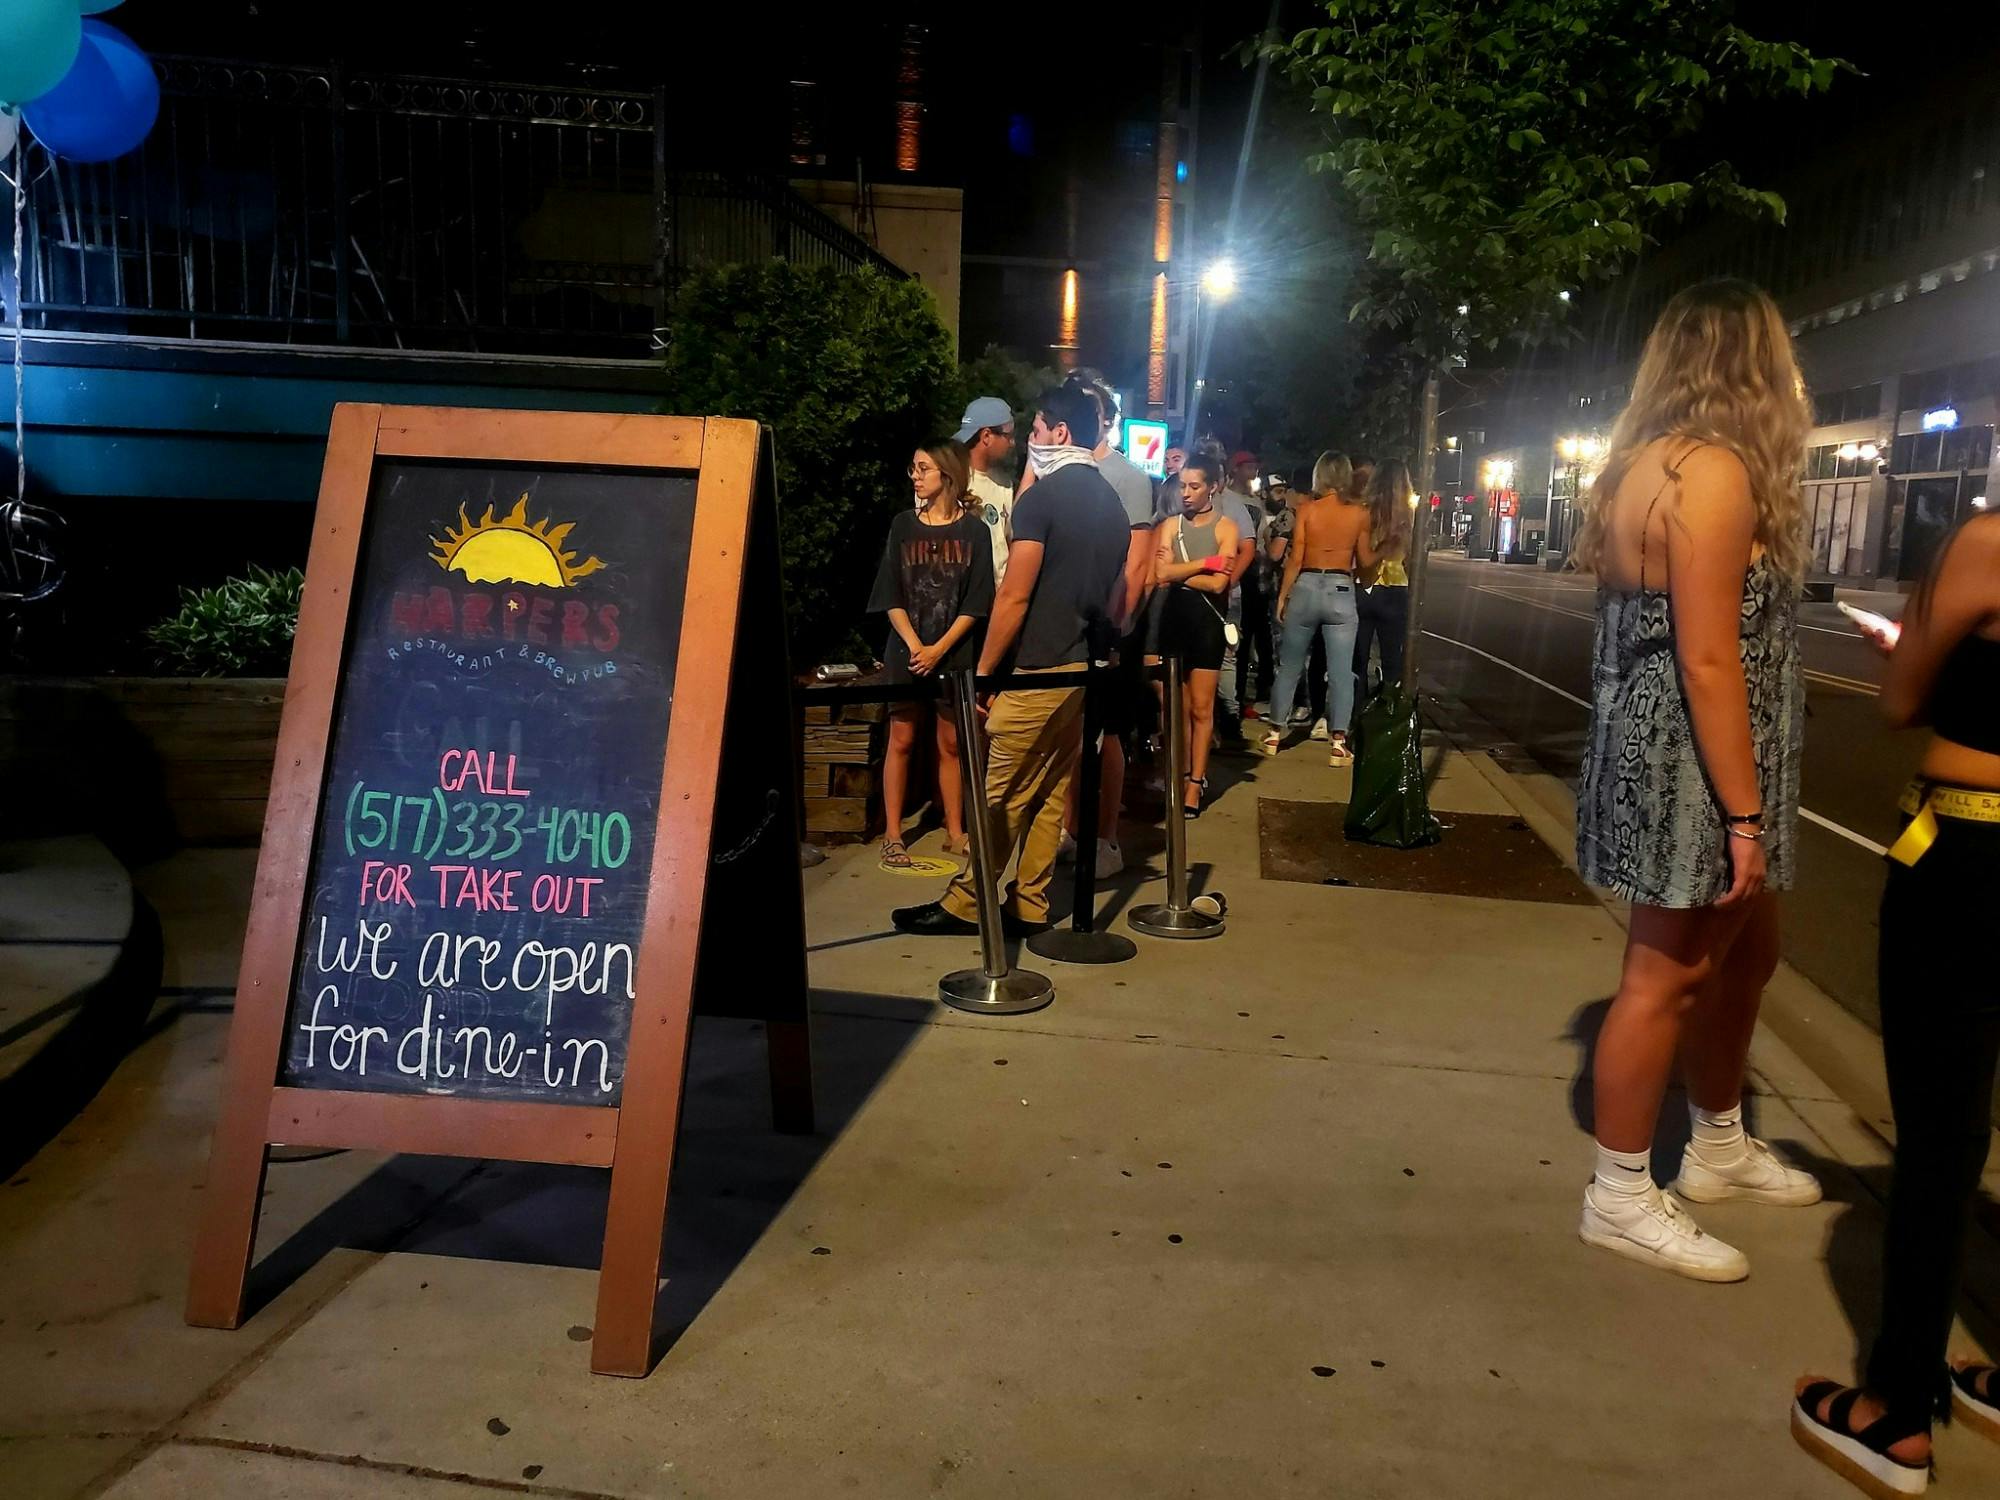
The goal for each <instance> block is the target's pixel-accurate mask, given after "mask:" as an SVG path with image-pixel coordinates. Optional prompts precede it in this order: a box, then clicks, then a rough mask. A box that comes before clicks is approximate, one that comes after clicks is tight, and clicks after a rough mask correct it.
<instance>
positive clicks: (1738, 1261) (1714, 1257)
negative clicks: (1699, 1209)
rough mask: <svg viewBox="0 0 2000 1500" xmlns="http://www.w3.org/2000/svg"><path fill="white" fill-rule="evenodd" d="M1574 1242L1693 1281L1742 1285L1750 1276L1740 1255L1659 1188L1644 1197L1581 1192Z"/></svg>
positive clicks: (1594, 1189)
mask: <svg viewBox="0 0 2000 1500" xmlns="http://www.w3.org/2000/svg"><path fill="white" fill-rule="evenodd" d="M1577 1236H1578V1238H1580V1239H1581V1240H1582V1241H1583V1242H1584V1243H1585V1244H1586V1245H1595V1246H1597V1247H1598V1248H1599V1249H1602V1250H1609V1251H1611V1252H1612V1253H1613V1254H1615V1255H1622V1256H1624V1257H1625V1258H1626V1259H1628V1260H1636V1261H1638V1262H1639V1263H1640V1264H1641V1265H1647V1266H1657V1267H1658V1268H1659V1269H1660V1270H1662V1271H1672V1272H1673V1273H1674V1274H1675V1275H1676V1276H1686V1277H1689V1278H1691V1279H1693V1280H1695V1281H1741V1280H1742V1279H1743V1278H1744V1277H1746V1276H1748V1275H1749V1274H1750V1262H1749V1260H1748V1259H1747V1258H1746V1257H1745V1256H1744V1254H1743V1252H1742V1251H1741V1250H1738V1249H1737V1248H1736V1247H1735V1246H1734V1245H1725V1244H1724V1243H1723V1242H1722V1241H1721V1240H1718V1239H1716V1238H1715V1237H1714V1236H1713V1235H1711V1234H1708V1233H1706V1232H1704V1231H1703V1229H1702V1227H1701V1226H1700V1225H1699V1224H1697V1223H1695V1221H1694V1220H1693V1219H1692V1218H1690V1217H1689V1216H1688V1212H1687V1210H1686V1209H1684V1208H1682V1207H1681V1206H1680V1204H1679V1203H1677V1202H1675V1201H1674V1199H1673V1197H1672V1196H1671V1195H1669V1194H1667V1193H1663V1192H1661V1191H1660V1190H1659V1188H1658V1187H1655V1188H1653V1189H1652V1190H1651V1191H1650V1192H1647V1193H1634V1194H1626V1193H1612V1192H1606V1191H1605V1190H1604V1189H1602V1188H1600V1187H1599V1186H1598V1185H1597V1184H1596V1183H1595V1182H1592V1183H1591V1184H1590V1186H1589V1187H1587V1188H1585V1189H1584V1190H1583V1222H1582V1223H1581V1224H1580V1225H1579V1226H1578V1227H1577Z"/></svg>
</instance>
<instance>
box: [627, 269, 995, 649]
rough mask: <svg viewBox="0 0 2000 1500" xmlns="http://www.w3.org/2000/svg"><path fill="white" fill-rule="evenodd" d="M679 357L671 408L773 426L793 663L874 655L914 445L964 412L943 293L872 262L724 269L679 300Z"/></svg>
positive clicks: (671, 370)
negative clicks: (892, 523)
mask: <svg viewBox="0 0 2000 1500" xmlns="http://www.w3.org/2000/svg"><path fill="white" fill-rule="evenodd" d="M666 366H667V390H668V398H667V408H666V409H667V410H669V411H677V412H686V413H689V414H697V415H703V416H707V415H719V416H728V417H754V418H756V419H757V420H758V421H761V422H764V423H767V424H769V425H770V427H771V428H772V430H773V434H774V436H775V438H776V441H777V448H778V501H779V508H780V512H781V514H782V517H783V528H782V545H783V552H784V568H785V589H786V595H787V602H788V604H789V607H790V636H791V646H792V664H793V666H794V667H796V668H799V669H804V668H806V667H810V666H814V665H816V664H818V663H819V662H822V661H826V660H829V659H833V658H835V657H845V656H847V655H848V654H850V652H855V651H859V650H860V649H861V647H862V646H863V644H864V642H863V640H862V639H860V638H859V637H858V634H857V628H858V627H859V626H860V625H861V623H862V606H863V604H864V602H865V601H866V599H867V595H868V586H869V584H870V582H871V581H872V579H873V576H874V566H875V556H876V550H877V549H878V548H879V547H880V545H881V542H882V534H883V528H884V527H885V526H886V525H887V523H888V518H889V516H890V515H891V514H892V513H893V512H894V511H895V509H896V507H898V506H901V505H907V504H909V503H910V482H909V480H908V478H907V477H906V471H907V469H908V465H909V461H910V454H911V452H912V450H913V449H914V448H915V447H916V446H917V444H918V443H920V442H923V441H924V440H926V439H929V438H933V437H936V436H937V435H938V434H940V433H943V432H949V431H950V430H951V429H952V427H953V426H955V423H956V418H957V416H958V411H957V410H948V407H949V403H950V402H951V400H952V399H953V397H954V395H955V394H956V390H957V386H956V384H955V381H954V376H955V373H956V371H955V368H954V365H953V361H952V349H951V339H950V336H949V334H947V332H946V331H945V327H944V324H943V323H942V322H941V321H940V320H939V318H938V315H937V309H936V306H935V304H934V303H933V302H932V301H931V296H930V293H929V292H927V291H926V290H925V289H924V288H923V287H921V286H920V285H918V284H917V283H916V282H914V281H895V280H892V279H890V278H889V277H887V276H884V275H882V274H880V273H879V272H877V271H873V270H862V271H847V272H842V271H835V270H831V269H828V268H824V267H806V266H795V265H789V264H786V263H783V262H778V261H772V262H767V263H764V264H761V265H742V266H723V267H718V268H716V269H714V270H710V271H704V272H702V273H700V274H698V275H696V276H694V277H692V278H690V279H689V280H688V282H687V283H686V284H685V285H684V286H683V287H682V289H681V292H680V294H679V296H678V298H677V299H676V300H675V303H674V314H673V317H672V319H671V325H670V333H669V343H668V348H667V356H666ZM872 649H879V643H874V644H873V647H872Z"/></svg>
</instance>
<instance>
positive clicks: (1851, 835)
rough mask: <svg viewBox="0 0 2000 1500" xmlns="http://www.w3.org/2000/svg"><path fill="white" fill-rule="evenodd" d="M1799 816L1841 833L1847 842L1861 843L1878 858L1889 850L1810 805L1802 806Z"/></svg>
mask: <svg viewBox="0 0 2000 1500" xmlns="http://www.w3.org/2000/svg"><path fill="white" fill-rule="evenodd" d="M1799 816H1800V817H1802V818H1804V819H1805V820H1806V821H1807V822H1808V823H1817V824H1819V826H1820V827H1822V828H1824V829H1825V830H1826V831H1827V832H1828V833H1837V834H1839V835H1840V836H1841V837H1842V838H1844V839H1846V840H1847V842H1848V843H1850V844H1859V845H1860V846H1861V847H1862V848H1864V849H1866V850H1867V851H1868V852H1869V853H1870V854H1873V855H1875V856H1877V857H1878V858H1879V857H1880V856H1882V855H1884V854H1887V853H1888V852H1889V851H1888V850H1887V849H1885V848H1884V847H1883V846H1882V845H1880V844H1878V843H1876V842H1875V840H1873V839H1867V838H1863V837H1862V836H1861V835H1860V834H1858V833H1856V832H1855V831H1854V830H1853V829H1852V828H1842V827H1841V826H1840V825H1839V824H1838V823H1836V822H1834V821H1833V819H1831V818H1822V817H1821V816H1820V815H1819V814H1818V813H1816V812H1814V811H1813V810H1812V809H1811V808H1810V807H1802V808H1800V809H1799Z"/></svg>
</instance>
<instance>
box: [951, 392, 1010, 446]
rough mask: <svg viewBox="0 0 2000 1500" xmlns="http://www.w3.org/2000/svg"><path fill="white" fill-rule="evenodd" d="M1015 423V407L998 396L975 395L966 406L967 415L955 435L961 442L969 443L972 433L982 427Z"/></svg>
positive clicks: (1004, 425)
mask: <svg viewBox="0 0 2000 1500" xmlns="http://www.w3.org/2000/svg"><path fill="white" fill-rule="evenodd" d="M1013 423H1014V408H1013V407H1011V406H1009V405H1008V404H1007V403H1006V402H1005V401H1002V400H1001V399H1000V398H999V397H998V396H975V397H974V398H973V400H972V402H971V404H970V405H968V406H967V407H966V408H965V416H964V417H963V418H962V419H960V421H959V424H958V431H957V432H956V433H955V434H954V436H955V437H957V439H958V440H959V441H960V442H961V443H969V442H971V441H972V435H973V434H974V433H975V432H977V431H979V429H980V428H982V427H995V428H998V427H1011V426H1012V425H1013Z"/></svg>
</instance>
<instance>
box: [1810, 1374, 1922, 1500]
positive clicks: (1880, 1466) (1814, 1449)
mask: <svg viewBox="0 0 2000 1500" xmlns="http://www.w3.org/2000/svg"><path fill="white" fill-rule="evenodd" d="M1829 1396H1832V1397H1833V1401H1832V1403H1831V1404H1830V1405H1829V1406H1828V1407H1827V1409H1826V1420H1825V1421H1821V1420H1820V1416H1819V1404H1820V1402H1822V1401H1825V1400H1826V1398H1827V1397H1829ZM1861 1396H1862V1392H1861V1390H1860V1389H1859V1388H1858V1387H1855V1386H1845V1385H1842V1384H1841V1383H1840V1382H1839V1381H1837V1380H1815V1381H1814V1382H1813V1383H1812V1384H1811V1385H1809V1386H1807V1387H1806V1388H1805V1389H1804V1390H1802V1391H1800V1392H1799V1393H1798V1395H1797V1397H1795V1398H1794V1399H1793V1401H1792V1437H1793V1439H1794V1441H1796V1442H1797V1443H1798V1445H1799V1446H1800V1447H1801V1448H1803V1449H1805V1450H1806V1452H1807V1453H1810V1454H1811V1455H1812V1456H1813V1457H1814V1458H1816V1459H1818V1460H1819V1461H1820V1462H1821V1463H1823V1464H1825V1465H1826V1466H1827V1467H1828V1468H1829V1469H1831V1470H1833V1472H1834V1473H1836V1474H1838V1475H1839V1476H1840V1477H1841V1478H1842V1479H1845V1480H1846V1481H1847V1482H1848V1483H1849V1484H1852V1485H1853V1486H1854V1487H1855V1488H1856V1489H1858V1490H1860V1491H1861V1492H1862V1493H1863V1494H1866V1495H1870V1496H1873V1497H1874V1500H1904V1497H1906V1496H1910V1495H1921V1494H1923V1493H1924V1491H1925V1490H1927V1489H1929V1488H1930V1482H1931V1461H1930V1460H1929V1459H1925V1460H1924V1461H1923V1462H1922V1463H1916V1464H1913V1463H1905V1462H1904V1461H1903V1460H1902V1459H1900V1458H1897V1457H1895V1456H1894V1455H1892V1454H1891V1453H1890V1452H1889V1450H1890V1449H1891V1448H1892V1447H1894V1446H1895V1445H1896V1444H1897V1443H1900V1442H1902V1441H1903V1440H1904V1439H1905V1438H1913V1437H1917V1436H1919V1435H1922V1434H1927V1433H1929V1431H1930V1424H1929V1423H1928V1422H1925V1421H1922V1420H1916V1421H1912V1420H1911V1419H1910V1418H1909V1417H1908V1416H1902V1417H1898V1416H1896V1415H1894V1414H1893V1413H1885V1414H1884V1415H1882V1416H1880V1417H1877V1418H1876V1419H1875V1420H1874V1421H1872V1422H1870V1423H1869V1424H1868V1425H1867V1426H1866V1427H1864V1428H1862V1429H1861V1430H1860V1431H1859V1432H1856V1431H1854V1430H1853V1428H1852V1426H1851V1425H1850V1421H1849V1419H1850V1418H1851V1417H1852V1416H1853V1415H1854V1405H1855V1403H1856V1402H1857V1401H1859V1400H1860V1399H1861Z"/></svg>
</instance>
